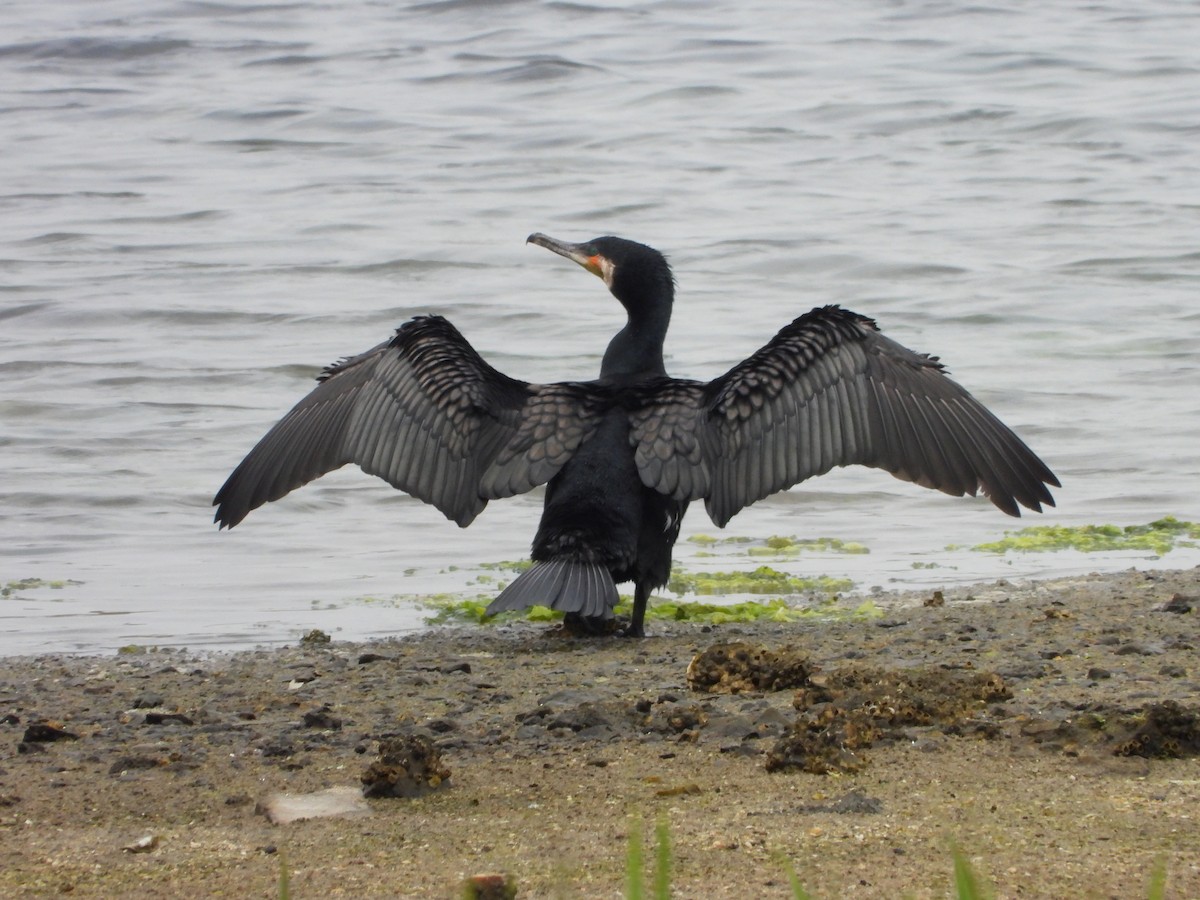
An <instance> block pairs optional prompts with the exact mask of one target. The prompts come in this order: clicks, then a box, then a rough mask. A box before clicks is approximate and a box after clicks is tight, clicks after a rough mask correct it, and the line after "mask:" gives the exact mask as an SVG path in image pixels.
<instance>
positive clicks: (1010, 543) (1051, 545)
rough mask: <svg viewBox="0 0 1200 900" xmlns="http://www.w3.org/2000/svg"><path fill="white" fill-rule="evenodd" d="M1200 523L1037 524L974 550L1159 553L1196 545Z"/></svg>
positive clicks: (1168, 519)
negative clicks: (1141, 551)
mask: <svg viewBox="0 0 1200 900" xmlns="http://www.w3.org/2000/svg"><path fill="white" fill-rule="evenodd" d="M1197 540H1200V524H1197V523H1195V522H1181V521H1179V520H1178V519H1176V518H1174V517H1173V516H1166V517H1164V518H1162V519H1157V520H1155V521H1153V522H1149V523H1147V524H1145V525H1126V526H1124V527H1122V526H1119V525H1074V526H1068V525H1035V526H1032V527H1029V528H1022V529H1021V530H1020V531H1011V532H1007V533H1006V534H1005V536H1004V537H1003V538H1001V539H1000V540H998V541H991V542H988V543H984V544H977V545H976V546H975V547H973V548H972V549H974V550H980V551H983V552H986V553H1006V552H1008V551H1009V550H1012V551H1013V552H1015V553H1039V552H1047V551H1055V550H1079V551H1081V552H1083V553H1098V552H1104V551H1113V550H1144V551H1146V550H1148V551H1150V552H1152V553H1155V554H1157V555H1160V556H1161V555H1162V554H1164V553H1169V552H1170V551H1171V550H1174V549H1175V548H1176V547H1195V546H1197V544H1196V541H1197Z"/></svg>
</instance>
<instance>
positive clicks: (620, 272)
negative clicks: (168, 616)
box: [213, 234, 1059, 635]
mask: <svg viewBox="0 0 1200 900" xmlns="http://www.w3.org/2000/svg"><path fill="white" fill-rule="evenodd" d="M529 240H530V241H531V242H532V243H535V244H538V245H540V246H543V247H547V248H548V249H550V250H553V251H554V252H556V253H559V254H561V255H562V256H565V257H567V258H568V259H571V260H574V261H575V262H577V263H579V264H580V265H581V266H583V267H584V268H586V269H587V270H588V271H590V272H592V273H593V274H596V275H598V276H599V277H601V278H602V279H603V280H604V282H605V284H607V285H608V287H609V289H610V290H611V292H612V293H613V295H614V296H615V297H616V298H617V299H618V300H619V301H621V304H622V305H623V306H624V307H625V309H626V312H627V313H628V322H627V323H626V325H625V327H624V328H623V329H622V330H621V331H620V332H618V333H617V335H616V336H614V337H613V339H612V341H611V342H610V343H609V346H608V349H607V350H606V352H605V354H604V361H603V364H602V365H601V370H600V377H599V378H598V379H596V380H594V381H583V382H561V383H555V384H528V383H526V382H523V381H518V380H516V379H513V378H509V377H508V376H506V375H504V374H502V373H500V372H498V371H496V370H495V369H493V368H492V367H491V366H490V365H488V364H487V363H486V362H485V361H484V360H483V359H482V358H481V357H480V356H479V354H478V353H476V352H475V350H474V349H473V348H472V347H471V345H470V344H469V343H467V341H466V339H465V338H464V337H463V336H462V335H461V334H460V333H459V332H458V331H457V329H455V328H454V326H453V325H451V324H450V323H449V322H447V321H446V320H445V319H443V318H441V317H439V316H422V317H418V318H415V319H413V320H411V321H410V322H408V323H406V324H404V325H402V326H401V327H400V328H399V329H398V330H397V331H396V334H395V336H394V337H393V338H392V339H391V340H390V341H387V342H386V343H383V344H380V345H379V346H377V347H375V348H373V349H371V350H368V351H367V352H366V353H363V354H360V355H358V356H354V357H350V358H349V359H346V360H343V361H342V362H339V363H337V364H336V365H333V366H330V367H329V368H327V369H326V370H325V371H324V372H323V373H322V374H321V376H320V378H319V379H318V380H319V382H320V383H319V384H318V385H317V387H316V388H315V389H314V390H313V391H312V393H310V394H309V395H308V396H307V397H305V398H304V399H303V400H301V401H300V403H299V404H297V405H296V407H295V408H294V409H293V410H292V411H291V412H289V413H288V414H287V415H286V416H284V417H283V419H282V420H280V422H279V423H278V424H277V425H276V426H275V427H274V428H272V429H271V430H270V431H269V432H268V433H267V435H266V436H265V437H264V438H263V439H262V440H261V441H259V443H258V445H257V446H255V448H254V449H253V450H251V451H250V453H249V455H248V456H247V457H246V458H245V460H243V461H242V463H241V464H240V465H239V466H238V467H237V468H236V469H235V470H234V472H233V474H232V475H230V476H229V479H228V480H227V481H226V482H225V485H224V486H223V487H222V488H221V489H220V491H218V492H217V495H216V498H215V499H214V500H213V503H214V505H216V506H217V512H216V521H217V522H218V523H219V524H220V525H221V526H222V527H229V528H232V527H233V526H234V525H237V524H238V523H239V522H240V521H241V520H242V519H243V518H244V517H245V516H246V514H247V513H248V512H249V511H250V510H252V509H255V508H256V507H258V506H260V505H262V504H263V503H266V502H268V501H270V500H277V499H279V498H280V497H282V496H284V495H285V494H287V493H288V492H289V491H292V490H294V489H295V488H297V487H300V486H301V485H303V484H306V483H308V482H309V481H311V480H313V479H314V478H317V477H318V476H320V475H323V474H325V473H326V472H330V471H332V470H334V469H336V468H339V467H341V466H343V465H345V464H347V463H351V462H353V463H356V464H358V465H359V466H360V467H361V468H362V469H363V470H364V471H366V472H368V473H370V474H372V475H378V476H380V477H381V478H384V479H385V480H387V481H388V482H389V483H390V484H392V485H393V486H394V487H396V488H399V489H400V490H403V491H407V492H408V493H410V494H412V495H413V496H415V497H419V498H420V499H422V500H424V501H426V502H427V503H432V504H433V505H434V506H436V507H437V508H438V509H439V510H441V511H442V512H443V513H444V514H445V515H446V516H447V517H448V518H450V519H452V520H454V521H455V522H457V523H458V524H459V525H460V526H463V527H465V526H467V525H469V524H470V523H471V521H472V520H473V519H474V518H475V517H476V516H477V515H478V514H479V513H480V511H481V510H482V509H483V508H484V506H485V505H487V502H488V501H489V500H495V499H499V498H501V497H510V496H512V495H514V494H519V493H522V492H524V491H528V490H530V489H532V488H533V487H535V486H537V485H540V484H546V485H547V487H546V500H545V509H544V512H543V515H542V520H541V524H540V526H539V528H538V532H537V535H536V537H535V538H534V542H533V552H532V557H533V560H534V565H533V566H532V567H531V568H530V569H529V570H528V571H526V572H525V573H523V574H522V575H521V576H520V577H518V578H517V579H516V580H515V581H514V582H513V583H512V584H511V585H509V586H508V587H507V588H506V589H505V590H504V591H503V592H502V593H501V594H500V595H499V596H498V597H497V598H496V600H495V601H493V603H492V604H491V606H489V607H488V610H489V612H493V613H494V612H498V611H501V610H505V609H521V608H524V607H527V606H530V605H535V604H541V605H547V606H551V607H553V608H555V609H559V610H562V611H564V612H565V613H566V614H567V615H568V616H570V617H571V618H573V619H574V620H576V621H577V622H580V623H583V624H585V625H586V624H589V623H592V624H594V623H596V622H599V621H603V620H604V619H608V618H611V617H612V608H613V606H615V605H616V602H617V589H616V585H617V584H620V583H622V582H625V581H632V582H633V583H634V609H633V616H632V621H631V623H630V626H629V629H628V633H630V634H634V635H640V634H641V633H642V628H643V618H644V615H645V609H646V602H647V600H648V598H649V595H650V592H651V591H652V590H654V589H655V588H658V587H661V586H662V585H664V584H666V582H667V579H668V577H669V574H670V567H671V553H672V549H673V547H674V544H675V540H676V538H677V537H678V535H679V526H680V523H681V522H682V520H683V516H684V513H685V512H686V511H687V506H688V503H689V502H690V501H692V500H701V499H703V500H704V503H705V508H706V509H707V511H708V514H709V516H710V517H711V518H712V520H713V522H715V523H716V524H717V525H718V526H724V525H725V524H726V523H727V522H728V521H729V520H730V519H731V518H732V517H733V516H734V515H736V514H737V512H738V511H739V510H741V509H743V508H744V507H746V506H748V505H749V504H751V503H754V502H755V501H756V500H760V499H762V498H763V497H766V496H769V495H770V494H773V493H775V492H776V491H780V490H784V489H786V488H788V487H791V486H792V485H794V484H798V483H799V482H801V481H804V480H805V479H807V478H811V477H813V476H814V475H820V474H822V473H824V472H828V471H829V470H830V469H831V468H833V467H835V466H847V465H864V466H873V467H876V468H880V469H885V470H887V471H888V472H891V473H892V474H893V475H895V476H896V477H897V478H901V479H904V480H906V481H912V482H915V483H916V484H920V485H923V486H925V487H930V488H937V489H938V490H941V491H944V492H946V493H948V494H954V495H963V494H972V495H974V494H976V493H978V492H980V491H982V492H983V493H984V494H985V495H986V496H987V497H988V498H989V499H990V500H991V501H992V502H993V503H994V504H995V505H996V506H997V507H999V508H1000V509H1001V510H1003V511H1004V512H1006V513H1008V514H1009V515H1019V508H1018V504H1019V505H1022V506H1026V507H1028V508H1030V509H1034V510H1039V511H1040V510H1041V508H1042V505H1043V504H1046V505H1050V506H1052V505H1053V504H1054V500H1053V498H1052V497H1051V495H1050V492H1049V490H1048V489H1047V485H1054V486H1057V485H1058V483H1059V482H1058V480H1057V479H1056V478H1055V476H1054V474H1053V473H1052V472H1051V471H1050V470H1049V469H1048V468H1047V467H1046V465H1045V464H1044V463H1043V462H1042V461H1041V460H1040V459H1038V457H1037V456H1035V455H1034V454H1033V452H1032V451H1031V450H1030V449H1029V448H1028V447H1026V446H1025V444H1024V443H1022V441H1021V439H1020V438H1018V437H1017V436H1016V435H1015V434H1013V432H1012V431H1010V430H1009V429H1008V428H1007V427H1006V426H1005V425H1004V424H1003V423H1002V422H1000V420H999V419H997V418H996V417H995V416H994V415H992V414H991V413H990V412H989V411H988V410H987V409H986V408H984V407H983V405H982V404H980V403H979V402H978V401H977V400H975V398H973V397H972V396H971V395H970V394H968V393H967V392H966V391H965V390H964V389H963V388H961V387H959V386H958V385H957V384H956V383H955V382H953V381H951V380H950V379H949V378H948V377H946V375H945V373H944V372H943V369H942V365H941V364H940V363H939V362H938V360H937V358H936V357H930V356H926V355H923V354H919V353H914V352H913V351H911V350H908V349H906V348H905V347H902V346H901V345H899V344H897V343H896V342H894V341H892V340H889V339H888V338H886V337H884V336H883V335H882V334H880V332H879V330H878V329H877V328H876V326H875V323H874V322H873V321H872V320H871V319H868V318H866V317H864V316H860V315H857V314H856V313H852V312H850V311H848V310H844V309H841V308H840V307H837V306H826V307H823V308H818V309H814V310H812V311H811V312H809V313H806V314H805V315H802V316H800V317H799V318H797V319H796V320H794V321H793V322H791V323H790V324H788V325H787V326H785V327H784V328H783V329H782V330H781V331H780V332H779V333H778V334H777V335H776V336H775V337H774V338H772V339H771V341H770V342H768V343H767V344H766V346H764V347H763V348H762V349H760V350H759V351H757V352H756V353H754V354H753V355H752V356H750V358H749V359H747V360H745V361H744V362H742V363H739V364H738V365H736V366H734V367H733V368H732V369H731V370H730V371H729V372H727V373H725V374H724V375H722V376H721V377H719V378H717V379H715V380H713V381H710V382H707V383H705V382H699V381H689V380H684V379H678V378H670V377H668V376H667V374H666V368H665V366H664V364H663V356H662V350H663V341H664V339H665V337H666V333H667V327H668V325H669V323H670V318H671V308H672V305H673V302H674V281H673V278H672V276H671V270H670V267H669V266H668V264H667V261H666V259H665V258H664V257H663V256H662V254H660V253H659V252H658V251H656V250H653V249H651V248H650V247H647V246H645V245H643V244H638V243H635V242H633V241H627V240H623V239H621V238H616V237H601V238H595V239H593V240H591V241H587V242H584V243H581V244H572V243H566V242H563V241H558V240H555V239H553V238H549V237H547V236H545V235H541V234H535V235H531V236H530V238H529Z"/></svg>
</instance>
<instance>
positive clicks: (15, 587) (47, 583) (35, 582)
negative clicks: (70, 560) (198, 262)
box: [0, 578, 83, 598]
mask: <svg viewBox="0 0 1200 900" xmlns="http://www.w3.org/2000/svg"><path fill="white" fill-rule="evenodd" d="M76 584H83V582H82V581H75V580H74V579H73V578H62V579H54V580H50V579H46V578H19V579H17V580H16V581H6V582H4V584H2V585H0V598H8V597H15V596H17V595H18V594H20V592H21V591H35V590H39V589H41V588H49V589H50V590H53V591H61V590H62V589H63V588H65V587H70V586H72V585H76Z"/></svg>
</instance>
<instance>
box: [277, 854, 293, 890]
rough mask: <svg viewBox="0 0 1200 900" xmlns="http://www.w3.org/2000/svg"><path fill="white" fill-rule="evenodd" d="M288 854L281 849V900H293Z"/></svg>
mask: <svg viewBox="0 0 1200 900" xmlns="http://www.w3.org/2000/svg"><path fill="white" fill-rule="evenodd" d="M289 878H290V876H289V875H288V864H287V854H286V853H284V852H283V851H282V850H280V851H279V900H291V896H292V887H291V884H290V883H289Z"/></svg>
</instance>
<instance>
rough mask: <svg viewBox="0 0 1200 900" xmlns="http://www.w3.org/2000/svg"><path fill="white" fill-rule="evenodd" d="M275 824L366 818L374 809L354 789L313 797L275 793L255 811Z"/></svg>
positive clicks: (344, 789)
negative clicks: (310, 820) (321, 819)
mask: <svg viewBox="0 0 1200 900" xmlns="http://www.w3.org/2000/svg"><path fill="white" fill-rule="evenodd" d="M254 811H255V812H256V813H259V814H260V815H264V816H266V817H267V820H268V821H270V822H271V823H273V824H275V825H286V824H287V823H288V822H297V821H300V820H302V819H320V818H326V817H329V816H365V815H369V814H370V812H371V807H370V806H369V805H367V802H366V800H364V799H363V796H362V793H361V792H360V791H359V790H358V789H356V788H353V787H349V786H343V787H331V788H328V789H326V790H323V791H315V792H313V793H311V794H286V793H283V794H272V795H271V796H270V797H267V798H266V799H265V800H263V801H261V802H260V803H259V804H258V805H257V806H256V807H255V810H254Z"/></svg>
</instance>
